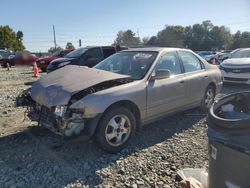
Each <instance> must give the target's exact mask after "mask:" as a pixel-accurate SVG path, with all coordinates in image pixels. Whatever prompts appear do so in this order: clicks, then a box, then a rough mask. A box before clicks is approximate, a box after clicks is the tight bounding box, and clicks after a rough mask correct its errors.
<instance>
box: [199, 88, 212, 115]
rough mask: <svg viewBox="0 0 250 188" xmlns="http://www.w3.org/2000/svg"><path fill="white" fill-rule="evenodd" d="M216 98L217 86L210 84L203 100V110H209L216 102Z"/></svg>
mask: <svg viewBox="0 0 250 188" xmlns="http://www.w3.org/2000/svg"><path fill="white" fill-rule="evenodd" d="M214 98H215V88H214V87H213V86H211V85H209V86H208V87H207V89H206V92H205V94H204V97H203V99H202V102H201V110H202V111H204V112H207V111H208V110H209V109H210V107H211V106H212V104H213V103H214Z"/></svg>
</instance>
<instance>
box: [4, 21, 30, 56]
mask: <svg viewBox="0 0 250 188" xmlns="http://www.w3.org/2000/svg"><path fill="white" fill-rule="evenodd" d="M0 47H4V48H8V49H10V50H12V51H14V52H16V51H22V50H24V49H25V47H24V45H23V32H22V31H18V32H17V33H15V32H14V31H13V30H12V29H11V28H10V27H9V26H8V25H6V26H0Z"/></svg>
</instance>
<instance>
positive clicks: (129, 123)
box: [95, 107, 136, 153]
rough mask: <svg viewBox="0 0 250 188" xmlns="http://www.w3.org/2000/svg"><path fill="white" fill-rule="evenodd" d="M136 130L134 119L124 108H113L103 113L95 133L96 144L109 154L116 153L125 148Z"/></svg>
mask: <svg viewBox="0 0 250 188" xmlns="http://www.w3.org/2000/svg"><path fill="white" fill-rule="evenodd" d="M135 130H136V119H135V116H134V115H133V114H132V112H131V111H130V110H129V109H127V108H124V107H114V108H111V109H110V110H108V111H107V112H105V113H104V115H103V117H102V118H101V120H100V122H99V124H98V127H97V130H96V133H95V140H96V142H97V144H98V145H99V146H100V147H101V148H102V149H103V150H105V151H107V152H109V153H116V152H118V151H120V150H122V149H123V148H124V147H126V146H127V144H128V142H129V140H130V139H131V137H132V136H133V135H134V133H135Z"/></svg>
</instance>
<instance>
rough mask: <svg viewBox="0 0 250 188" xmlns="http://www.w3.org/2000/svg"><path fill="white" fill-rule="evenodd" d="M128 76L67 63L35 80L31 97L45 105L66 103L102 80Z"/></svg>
mask: <svg viewBox="0 0 250 188" xmlns="http://www.w3.org/2000/svg"><path fill="white" fill-rule="evenodd" d="M128 77H129V76H126V75H121V74H116V73H112V72H108V71H103V70H98V69H94V68H88V67H84V66H76V65H68V66H65V67H63V68H61V69H58V70H56V71H54V72H51V73H50V74H47V75H46V76H44V77H43V78H41V79H39V80H38V81H37V82H35V83H34V84H33V85H32V88H31V97H32V99H33V100H34V101H36V102H37V103H38V104H40V105H43V106H46V107H52V106H56V105H66V104H67V103H68V101H69V100H70V98H71V96H72V95H73V94H75V93H78V92H80V91H82V90H84V89H87V88H89V87H91V86H94V85H96V84H99V83H102V82H106V81H110V80H116V79H122V78H128Z"/></svg>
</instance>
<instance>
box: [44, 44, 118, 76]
mask: <svg viewBox="0 0 250 188" xmlns="http://www.w3.org/2000/svg"><path fill="white" fill-rule="evenodd" d="M116 51H117V50H116V48H115V47H112V46H101V47H84V48H78V49H76V50H74V51H72V52H70V53H68V54H67V55H66V56H64V57H63V58H59V59H55V60H53V61H51V62H50V63H49V66H48V68H47V72H48V73H49V72H52V71H54V70H56V69H59V68H61V67H64V66H65V65H81V66H88V67H93V66H95V65H96V64H97V63H99V62H100V61H102V60H103V59H105V58H107V57H109V56H110V55H112V54H114V53H116Z"/></svg>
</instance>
